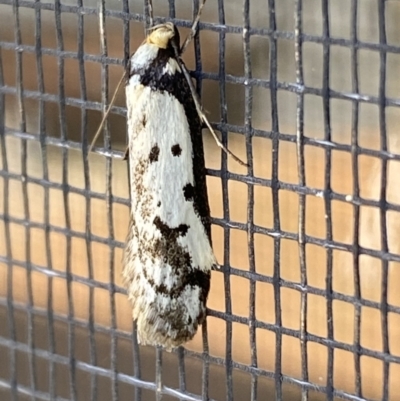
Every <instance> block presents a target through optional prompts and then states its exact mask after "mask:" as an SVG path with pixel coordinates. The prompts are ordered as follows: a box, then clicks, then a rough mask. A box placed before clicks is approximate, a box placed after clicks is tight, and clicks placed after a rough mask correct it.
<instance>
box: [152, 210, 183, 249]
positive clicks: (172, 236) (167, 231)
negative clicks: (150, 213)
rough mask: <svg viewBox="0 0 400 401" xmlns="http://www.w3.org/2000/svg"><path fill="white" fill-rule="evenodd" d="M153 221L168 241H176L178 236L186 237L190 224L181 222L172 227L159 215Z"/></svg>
mask: <svg viewBox="0 0 400 401" xmlns="http://www.w3.org/2000/svg"><path fill="white" fill-rule="evenodd" d="M153 223H154V225H155V226H156V227H157V228H158V229H159V230H160V232H161V234H162V236H163V237H164V238H165V239H166V240H168V241H176V239H177V238H178V237H184V236H185V235H186V234H187V232H188V230H189V226H188V225H187V224H179V226H178V227H175V228H171V227H169V226H168V225H167V224H165V223H164V222H163V221H162V220H161V219H160V218H159V217H158V216H156V217H155V218H154V221H153ZM171 245H172V244H171Z"/></svg>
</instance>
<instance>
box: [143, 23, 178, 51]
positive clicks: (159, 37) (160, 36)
mask: <svg viewBox="0 0 400 401" xmlns="http://www.w3.org/2000/svg"><path fill="white" fill-rule="evenodd" d="M146 42H147V43H149V44H153V45H156V46H157V47H159V48H161V49H166V48H168V47H169V46H172V47H173V48H177V49H178V50H179V32H178V30H177V29H176V27H175V25H174V24H173V23H172V22H166V23H165V24H160V25H156V26H153V27H152V28H150V29H149V35H148V36H147V38H146Z"/></svg>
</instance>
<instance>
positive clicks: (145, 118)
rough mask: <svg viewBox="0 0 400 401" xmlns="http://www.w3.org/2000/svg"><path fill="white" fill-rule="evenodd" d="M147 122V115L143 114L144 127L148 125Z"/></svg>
mask: <svg viewBox="0 0 400 401" xmlns="http://www.w3.org/2000/svg"><path fill="white" fill-rule="evenodd" d="M146 124H147V117H146V114H143V117H142V125H143V128H145V127H146Z"/></svg>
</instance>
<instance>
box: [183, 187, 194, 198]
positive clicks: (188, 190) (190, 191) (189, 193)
mask: <svg viewBox="0 0 400 401" xmlns="http://www.w3.org/2000/svg"><path fill="white" fill-rule="evenodd" d="M182 189H183V196H184V197H185V200H186V201H188V202H191V201H193V196H194V187H193V185H192V184H186V185H185V186H184V187H183V188H182Z"/></svg>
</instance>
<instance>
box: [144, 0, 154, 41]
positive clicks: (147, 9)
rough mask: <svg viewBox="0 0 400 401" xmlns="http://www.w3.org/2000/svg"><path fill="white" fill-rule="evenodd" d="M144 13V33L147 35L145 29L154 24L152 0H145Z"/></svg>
mask: <svg viewBox="0 0 400 401" xmlns="http://www.w3.org/2000/svg"><path fill="white" fill-rule="evenodd" d="M144 13H145V15H146V29H145V34H146V35H147V30H148V29H150V28H151V27H152V26H153V24H154V16H153V1H152V0H146V1H145V2H144Z"/></svg>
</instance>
